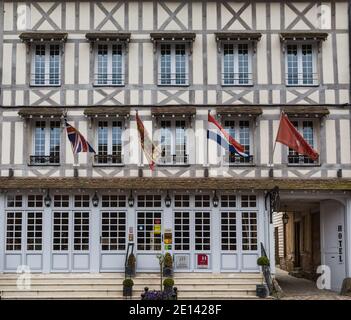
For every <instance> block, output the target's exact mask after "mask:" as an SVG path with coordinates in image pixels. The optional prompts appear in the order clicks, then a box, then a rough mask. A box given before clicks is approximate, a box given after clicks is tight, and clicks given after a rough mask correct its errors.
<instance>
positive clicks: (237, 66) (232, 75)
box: [222, 42, 252, 86]
mask: <svg viewBox="0 0 351 320" xmlns="http://www.w3.org/2000/svg"><path fill="white" fill-rule="evenodd" d="M222 52H223V56H222V84H223V85H229V86H231V85H251V84H252V62H251V61H252V49H251V45H249V44H248V43H237V42H224V43H223V44H222Z"/></svg>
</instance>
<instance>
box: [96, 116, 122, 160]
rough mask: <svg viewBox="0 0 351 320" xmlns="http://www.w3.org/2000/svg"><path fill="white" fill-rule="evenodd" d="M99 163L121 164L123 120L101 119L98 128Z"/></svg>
mask: <svg viewBox="0 0 351 320" xmlns="http://www.w3.org/2000/svg"><path fill="white" fill-rule="evenodd" d="M97 144H98V148H97V154H96V155H95V163H97V164H109V165H111V164H121V163H123V159H122V121H115V120H114V121H106V120H101V121H99V123H98V130H97Z"/></svg>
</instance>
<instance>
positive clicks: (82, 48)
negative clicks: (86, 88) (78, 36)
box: [79, 43, 90, 84]
mask: <svg viewBox="0 0 351 320" xmlns="http://www.w3.org/2000/svg"><path fill="white" fill-rule="evenodd" d="M89 46H90V45H89V43H80V44H79V83H80V84H86V83H89V70H90V65H89V52H90V50H89Z"/></svg>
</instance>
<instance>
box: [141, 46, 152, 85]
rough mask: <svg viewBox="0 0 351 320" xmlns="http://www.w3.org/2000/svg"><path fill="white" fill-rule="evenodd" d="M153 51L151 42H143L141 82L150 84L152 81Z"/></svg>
mask: <svg viewBox="0 0 351 320" xmlns="http://www.w3.org/2000/svg"><path fill="white" fill-rule="evenodd" d="M153 61H154V51H153V45H152V43H144V44H143V83H145V84H152V83H153V82H154V74H153V68H154V63H153Z"/></svg>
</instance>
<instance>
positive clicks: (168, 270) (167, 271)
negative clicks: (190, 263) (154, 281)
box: [163, 252, 173, 277]
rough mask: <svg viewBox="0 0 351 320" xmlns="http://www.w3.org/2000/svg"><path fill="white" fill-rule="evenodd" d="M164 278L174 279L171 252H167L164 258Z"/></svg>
mask: <svg viewBox="0 0 351 320" xmlns="http://www.w3.org/2000/svg"><path fill="white" fill-rule="evenodd" d="M163 276H164V277H172V276H173V258H172V256H171V254H170V253H169V252H167V253H166V254H165V256H164V260H163Z"/></svg>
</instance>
